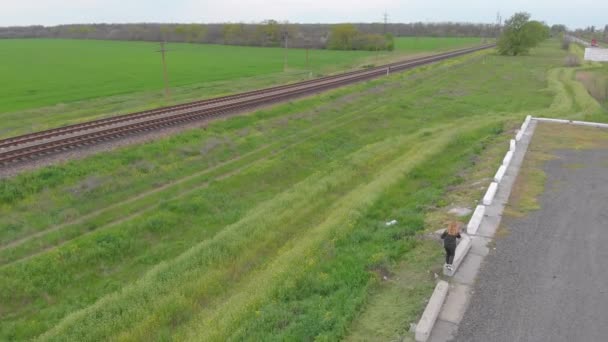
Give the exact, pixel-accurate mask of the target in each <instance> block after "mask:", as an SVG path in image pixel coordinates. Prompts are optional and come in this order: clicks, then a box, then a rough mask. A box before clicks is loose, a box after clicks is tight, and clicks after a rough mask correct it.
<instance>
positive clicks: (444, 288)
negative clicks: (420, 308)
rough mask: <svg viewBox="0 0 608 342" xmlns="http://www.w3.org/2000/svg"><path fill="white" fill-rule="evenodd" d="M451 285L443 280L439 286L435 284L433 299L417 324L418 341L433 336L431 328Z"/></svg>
mask: <svg viewBox="0 0 608 342" xmlns="http://www.w3.org/2000/svg"><path fill="white" fill-rule="evenodd" d="M449 287H450V286H449V284H448V282H447V281H443V280H441V281H439V283H437V286H435V290H434V291H433V295H432V296H431V299H429V303H428V304H427V305H426V308H425V309H424V313H423V314H422V317H421V318H420V321H419V322H418V324H417V325H416V341H417V342H426V340H428V339H429V337H430V336H431V330H433V326H434V325H435V321H436V320H437V316H439V311H440V310H441V307H442V306H443V302H444V301H445V297H447V295H448V288H449Z"/></svg>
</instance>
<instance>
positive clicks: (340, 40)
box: [327, 24, 359, 50]
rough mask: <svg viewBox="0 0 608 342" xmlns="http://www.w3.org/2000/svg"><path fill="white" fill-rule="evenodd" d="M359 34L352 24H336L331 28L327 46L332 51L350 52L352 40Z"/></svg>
mask: <svg viewBox="0 0 608 342" xmlns="http://www.w3.org/2000/svg"><path fill="white" fill-rule="evenodd" d="M357 34H359V32H358V31H357V28H356V27H355V25H353V24H338V25H334V26H333V27H332V28H331V33H330V35H329V41H328V42H327V46H328V48H330V49H333V50H351V49H352V48H353V45H352V44H353V40H354V39H355V37H356V36H357Z"/></svg>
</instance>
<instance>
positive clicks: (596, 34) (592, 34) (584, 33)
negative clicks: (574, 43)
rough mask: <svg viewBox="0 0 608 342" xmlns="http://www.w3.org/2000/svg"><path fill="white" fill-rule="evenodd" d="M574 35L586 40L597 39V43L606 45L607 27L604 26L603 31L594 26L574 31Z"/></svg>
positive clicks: (607, 41)
mask: <svg viewBox="0 0 608 342" xmlns="http://www.w3.org/2000/svg"><path fill="white" fill-rule="evenodd" d="M574 35H575V36H577V37H581V38H584V39H587V40H592V39H597V40H598V41H601V42H604V43H606V44H608V25H606V26H604V28H603V29H601V28H597V27H595V26H589V27H586V28H584V29H578V30H575V31H574Z"/></svg>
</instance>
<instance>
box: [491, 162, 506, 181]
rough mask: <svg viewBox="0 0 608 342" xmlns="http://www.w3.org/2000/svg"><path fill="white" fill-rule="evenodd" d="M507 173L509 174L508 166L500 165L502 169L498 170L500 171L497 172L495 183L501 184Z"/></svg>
mask: <svg viewBox="0 0 608 342" xmlns="http://www.w3.org/2000/svg"><path fill="white" fill-rule="evenodd" d="M505 172H507V166H506V165H500V167H499V168H498V171H496V174H495V175H494V181H495V182H496V183H500V181H502V177H504V176H505Z"/></svg>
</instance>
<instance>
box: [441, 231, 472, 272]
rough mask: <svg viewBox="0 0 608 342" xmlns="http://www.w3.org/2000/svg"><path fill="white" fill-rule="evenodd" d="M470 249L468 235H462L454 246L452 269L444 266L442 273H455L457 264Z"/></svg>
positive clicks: (458, 264)
mask: <svg viewBox="0 0 608 342" xmlns="http://www.w3.org/2000/svg"><path fill="white" fill-rule="evenodd" d="M470 249H471V238H470V237H469V236H468V235H463V236H462V239H460V242H459V243H458V246H457V247H456V254H455V255H454V261H453V262H452V270H448V269H446V268H444V269H443V274H444V275H446V276H448V277H451V276H453V275H454V273H456V270H457V269H458V266H460V263H461V262H462V260H464V257H465V256H467V253H468V252H469V250H470Z"/></svg>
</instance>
